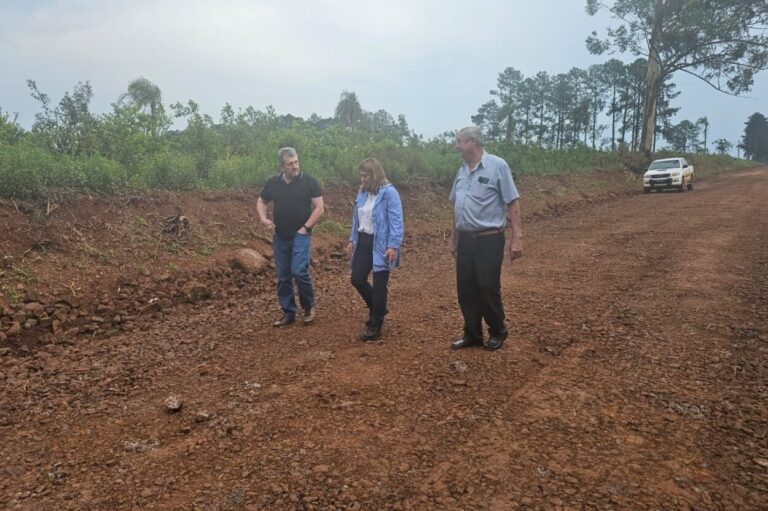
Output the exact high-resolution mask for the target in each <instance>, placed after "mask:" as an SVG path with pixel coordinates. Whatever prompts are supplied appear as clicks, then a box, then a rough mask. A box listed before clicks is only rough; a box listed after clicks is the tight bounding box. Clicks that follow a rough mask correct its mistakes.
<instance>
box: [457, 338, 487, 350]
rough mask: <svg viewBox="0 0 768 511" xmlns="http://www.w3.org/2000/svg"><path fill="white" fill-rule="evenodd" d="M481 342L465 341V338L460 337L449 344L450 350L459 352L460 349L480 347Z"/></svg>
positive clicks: (475, 340)
mask: <svg viewBox="0 0 768 511" xmlns="http://www.w3.org/2000/svg"><path fill="white" fill-rule="evenodd" d="M482 345H483V341H480V340H477V339H467V338H466V337H462V338H461V339H459V340H458V341H453V342H452V343H451V349H452V350H460V349H462V348H472V347H473V346H482Z"/></svg>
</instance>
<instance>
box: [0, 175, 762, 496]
mask: <svg viewBox="0 0 768 511" xmlns="http://www.w3.org/2000/svg"><path fill="white" fill-rule="evenodd" d="M525 227H526V238H525V243H526V254H525V257H524V258H523V259H521V260H519V261H517V262H515V263H514V264H513V265H505V268H504V282H503V294H504V300H505V305H506V309H507V313H508V319H509V325H510V337H509V340H508V343H507V344H506V345H505V347H504V349H502V350H501V351H499V352H493V353H489V352H485V351H483V350H479V349H473V350H465V351H462V352H452V351H451V350H450V349H449V343H450V341H451V340H453V339H455V338H456V336H457V335H458V334H459V333H460V326H461V324H460V314H459V311H458V307H457V305H456V296H455V289H454V278H453V269H452V268H453V266H452V259H451V256H450V253H449V250H448V243H447V241H446V240H445V239H444V238H443V235H442V232H441V231H439V230H438V229H433V230H431V231H430V230H428V229H424V232H421V233H419V234H418V235H414V236H411V237H410V239H409V245H408V249H407V252H406V253H405V254H404V265H403V267H402V268H401V269H400V270H398V272H397V273H396V274H395V275H394V276H393V278H392V288H391V308H390V310H391V314H390V319H389V320H388V322H387V323H386V325H385V334H384V337H383V339H382V342H379V343H375V344H365V343H363V342H361V341H359V340H357V336H358V334H359V333H360V331H361V330H362V327H363V323H362V321H363V319H364V313H363V307H362V306H361V303H360V300H359V298H358V297H357V296H356V295H355V293H354V291H353V289H352V287H351V286H350V285H349V284H348V276H347V273H346V269H345V266H344V264H345V263H344V262H343V261H341V260H339V261H337V262H336V264H335V265H332V264H329V265H327V266H324V267H321V268H317V271H316V281H317V287H318V294H319V317H318V320H317V322H316V324H314V325H313V326H310V327H303V326H293V327H289V328H286V329H280V330H276V329H273V328H271V327H270V326H269V325H270V323H271V321H272V320H273V319H274V317H275V312H276V311H275V306H274V298H273V296H272V292H271V290H265V291H264V292H260V293H253V294H252V295H250V296H249V297H248V298H244V299H232V300H230V301H229V302H226V303H224V302H214V303H207V304H205V305H204V306H197V307H193V308H191V309H188V310H179V311H178V313H177V314H172V315H171V316H169V317H168V318H166V319H165V320H164V321H162V322H159V323H155V324H152V325H149V326H148V328H147V330H145V331H141V332H133V333H130V334H123V335H119V336H115V337H111V338H108V339H98V338H96V339H93V340H88V339H85V340H81V339H79V340H78V341H77V342H75V343H64V344H52V345H48V346H44V347H42V348H41V349H40V350H38V351H37V352H36V353H35V354H34V355H32V356H29V357H26V358H20V357H11V356H5V357H2V359H0V364H2V367H3V374H4V376H3V393H2V396H1V397H0V404H2V410H3V412H4V414H3V415H2V418H3V423H2V424H0V434H1V435H2V446H0V459H2V464H0V503H2V504H0V507H1V508H3V509H29V510H54V509H57V510H58V509H141V510H149V509H200V510H239V509H247V510H255V509H270V510H271V509H276V510H281V509H307V510H308V509H365V510H380V509H419V510H421V509H440V510H442V509H464V510H505V509H563V510H566V509H574V510H575V509H617V510H619V509H697V510H702V509H741V510H747V509H761V508H762V509H765V506H766V502H768V404H767V401H766V399H767V398H768V168H760V169H752V170H747V171H742V172H738V173H733V174H730V175H728V176H723V177H719V178H713V179H711V180H709V181H707V182H706V183H701V184H700V185H699V186H697V188H696V190H695V191H693V192H686V193H662V194H652V195H642V194H641V193H638V194H637V195H633V196H630V197H618V198H616V199H615V200H612V201H610V202H607V203H602V204H595V205H590V206H587V207H584V208H583V209H580V210H578V211H569V212H566V213H563V214H561V215H559V216H553V217H550V218H543V219H537V220H529V221H528V222H527V223H526V226H525ZM171 395H175V396H177V397H178V398H180V399H181V400H182V401H183V408H182V409H181V411H179V412H178V413H173V414H170V413H167V412H166V410H165V408H164V406H163V402H164V400H165V399H166V398H167V397H169V396H171Z"/></svg>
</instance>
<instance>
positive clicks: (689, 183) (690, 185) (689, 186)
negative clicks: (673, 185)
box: [688, 176, 693, 190]
mask: <svg viewBox="0 0 768 511" xmlns="http://www.w3.org/2000/svg"><path fill="white" fill-rule="evenodd" d="M688 189H689V190H693V176H691V180H690V181H688Z"/></svg>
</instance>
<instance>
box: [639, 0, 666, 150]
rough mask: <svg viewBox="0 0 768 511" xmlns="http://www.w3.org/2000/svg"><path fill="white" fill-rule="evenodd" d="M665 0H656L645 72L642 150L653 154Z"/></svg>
mask: <svg viewBox="0 0 768 511" xmlns="http://www.w3.org/2000/svg"><path fill="white" fill-rule="evenodd" d="M663 8H664V0H656V1H655V2H654V7H653V11H654V17H655V19H654V21H653V32H651V42H650V45H649V46H650V52H649V55H648V66H647V67H646V72H645V101H643V131H642V136H641V146H640V148H641V150H642V151H643V152H644V153H646V154H651V151H652V150H653V135H654V133H655V132H656V103H657V96H658V86H659V78H660V77H661V66H660V64H659V41H660V39H661V27H662V20H663Z"/></svg>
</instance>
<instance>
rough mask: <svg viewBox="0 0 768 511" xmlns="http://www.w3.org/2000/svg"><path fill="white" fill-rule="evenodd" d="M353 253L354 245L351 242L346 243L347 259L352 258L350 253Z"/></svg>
mask: <svg viewBox="0 0 768 511" xmlns="http://www.w3.org/2000/svg"><path fill="white" fill-rule="evenodd" d="M354 251H355V244H354V243H352V242H351V241H350V242H349V243H347V257H352V252H354Z"/></svg>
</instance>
